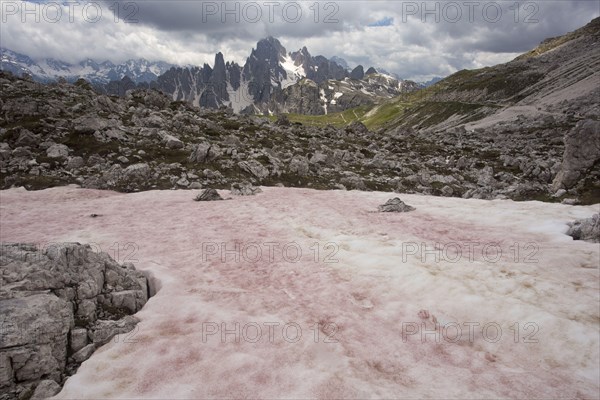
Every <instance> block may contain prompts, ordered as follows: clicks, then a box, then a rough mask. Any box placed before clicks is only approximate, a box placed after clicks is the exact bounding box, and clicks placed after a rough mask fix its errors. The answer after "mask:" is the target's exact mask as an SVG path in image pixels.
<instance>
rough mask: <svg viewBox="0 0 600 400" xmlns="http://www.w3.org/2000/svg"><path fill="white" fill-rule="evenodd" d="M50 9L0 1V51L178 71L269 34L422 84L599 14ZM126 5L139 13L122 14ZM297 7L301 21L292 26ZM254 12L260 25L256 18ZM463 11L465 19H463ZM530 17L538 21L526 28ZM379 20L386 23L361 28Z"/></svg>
mask: <svg viewBox="0 0 600 400" xmlns="http://www.w3.org/2000/svg"><path fill="white" fill-rule="evenodd" d="M56 1H58V0H54V1H52V0H45V1H44V2H41V4H39V3H31V2H21V1H18V2H15V1H7V0H0V3H1V8H0V12H1V13H2V19H3V20H2V24H1V26H0V46H3V47H7V48H10V49H12V50H14V51H17V52H20V53H24V54H27V55H29V56H31V57H32V58H46V57H52V58H57V59H62V60H65V61H68V62H77V61H81V60H82V59H85V58H92V59H95V60H98V61H104V60H106V59H109V60H111V61H113V62H122V61H125V60H127V59H131V58H139V57H143V58H146V59H149V60H164V61H168V62H171V63H176V64H181V65H187V64H193V65H202V64H203V63H209V64H212V62H213V60H214V54H215V53H217V52H219V51H221V52H223V53H224V54H225V59H226V60H230V61H236V62H238V63H240V64H243V63H244V62H245V60H246V57H248V55H249V54H250V51H251V49H252V47H254V46H255V44H256V41H257V40H259V39H261V38H263V37H265V36H268V35H271V36H275V37H278V38H279V39H280V40H281V41H282V44H283V45H284V46H285V47H286V48H287V49H288V50H289V51H294V50H297V49H299V48H301V47H302V46H307V47H308V49H309V51H310V52H311V53H312V54H313V55H317V54H322V55H324V56H327V57H331V56H334V55H337V56H340V57H342V58H345V59H346V60H347V61H348V62H349V63H350V64H351V65H357V64H362V65H363V66H365V67H369V66H376V67H383V68H385V69H386V70H389V71H391V72H396V73H398V74H399V75H400V76H402V77H405V78H413V79H426V78H427V77H432V76H435V75H448V74H450V73H452V72H454V71H456V70H459V69H463V68H478V67H482V66H487V65H492V64H495V63H498V62H505V61H508V60H510V59H512V58H514V56H515V55H516V54H518V53H521V52H524V51H526V50H528V49H530V48H532V47H534V46H535V45H536V44H537V43H539V42H540V41H541V40H543V39H544V38H546V37H550V36H557V35H561V34H564V33H565V32H567V31H571V30H574V29H576V28H578V27H580V26H582V25H584V24H585V23H587V22H589V21H590V20H591V19H592V18H594V17H596V16H598V14H599V12H598V7H597V3H595V2H589V1H574V2H560V1H559V2H543V3H534V2H521V4H520V7H519V10H518V12H517V11H516V10H514V9H510V8H509V7H511V6H514V2H491V1H481V2H480V5H479V6H478V7H476V8H473V9H472V10H469V8H468V7H466V6H464V5H463V4H466V3H463V2H455V4H457V5H458V6H459V7H460V9H461V13H462V15H461V18H459V19H458V21H456V22H455V23H452V22H449V21H447V19H448V18H454V17H455V16H456V15H457V14H456V13H455V12H453V10H452V8H450V7H448V4H449V2H438V3H436V2H431V1H429V2H427V4H426V5H425V7H423V3H422V2H406V1H404V2H395V1H372V0H371V1H348V2H341V1H340V2H330V1H329V2H326V1H323V2H313V1H311V2H293V1H284V2H279V3H274V2H273V3H268V2H263V1H259V2H248V1H245V2H231V1H230V2H227V7H228V10H237V11H235V12H234V13H230V14H227V13H226V12H225V10H224V9H223V8H222V4H225V3H223V2H207V1H203V2H201V1H197V2H194V1H170V2H159V1H145V2H141V1H140V2H136V3H132V2H126V1H124V0H123V1H122V0H119V1H115V0H111V1H110V2H107V1H105V0H98V1H99V2H92V3H93V6H87V7H88V8H87V11H88V17H89V18H94V17H95V16H96V13H95V9H94V7H95V6H96V5H101V7H102V17H101V18H100V19H99V20H98V21H97V22H94V23H92V22H88V21H86V20H85V19H84V17H83V11H84V7H85V4H86V3H85V2H83V1H81V2H80V5H79V6H77V7H72V8H71V11H73V13H71V14H69V8H68V7H67V6H63V8H62V17H61V18H60V19H59V21H58V22H56V23H51V22H50V21H48V19H53V18H55V16H56V15H55V8H56V7H55V5H56V4H57V3H56ZM60 1H62V0H60ZM127 3H132V4H135V5H136V6H137V7H138V8H128V9H126V8H125V7H126V4H127ZM268 4H271V6H268ZM436 4H437V6H436ZM15 5H16V6H17V7H18V10H14V7H15ZM115 5H116V6H115ZM296 5H299V7H300V8H301V9H302V14H301V16H299V18H298V21H297V22H294V21H293V20H294V19H295V18H296V17H297V15H298V14H297V12H296V11H297V9H298V6H296ZM497 6H501V10H502V17H501V18H500V19H499V20H498V21H497V22H491V21H490V17H494V16H495V11H496V10H497ZM25 7H28V10H34V9H36V8H37V10H38V15H39V16H40V22H35V17H36V16H35V15H33V14H25V15H24V13H23V11H24V10H23V9H24V8H25ZM44 7H45V9H44ZM50 7H53V8H50ZM109 7H111V8H112V11H111V9H109ZM215 7H216V9H215ZM311 7H312V8H311ZM415 7H416V9H415ZM436 7H437V8H436ZM425 8H426V9H427V10H438V16H439V22H436V21H435V18H436V15H435V14H434V13H430V14H426V15H425V13H424V11H425ZM513 8H514V7H513ZM116 10H119V13H118V14H119V16H120V17H121V18H122V19H125V18H126V17H127V16H128V15H129V14H131V15H130V19H137V20H138V23H124V22H123V20H117V21H115V17H114V15H113V11H116ZM483 10H486V11H487V15H488V18H487V21H486V18H485V13H484V11H483ZM257 11H259V12H260V15H261V16H262V18H260V19H257V18H255V17H257V16H258V15H259V14H258V13H257ZM469 11H473V12H472V17H473V18H472V20H471V18H470V15H469ZM53 13H54V14H53ZM236 13H237V14H236ZM530 14H532V15H531V17H532V19H537V21H538V22H535V23H533V22H531V21H530V22H529V23H526V22H525V17H527V16H528V15H530ZM71 16H72V22H71V21H70V20H69V19H70V17H71ZM444 16H446V17H447V18H446V21H444ZM44 17H46V18H44ZM22 18H25V22H22ZM236 18H237V19H238V20H239V22H236V21H235V19H236ZM422 18H426V22H423V21H422ZM515 18H516V19H517V22H515ZM44 19H46V21H44ZM223 19H224V20H225V22H223ZM255 19H256V20H255ZM382 20H385V21H393V24H391V25H389V26H377V27H369V26H368V25H369V24H372V23H373V22H374V21H382ZM384 25H387V24H384Z"/></svg>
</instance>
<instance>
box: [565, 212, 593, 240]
mask: <svg viewBox="0 0 600 400" xmlns="http://www.w3.org/2000/svg"><path fill="white" fill-rule="evenodd" d="M567 235H569V236H571V237H573V239H575V240H584V241H587V242H593V243H600V214H595V215H593V216H592V217H591V218H586V219H579V220H576V221H575V222H572V223H570V224H569V230H568V231H567Z"/></svg>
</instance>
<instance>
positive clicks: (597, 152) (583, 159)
mask: <svg viewBox="0 0 600 400" xmlns="http://www.w3.org/2000/svg"><path fill="white" fill-rule="evenodd" d="M598 160H600V121H594V120H584V121H580V122H578V123H577V125H575V127H574V128H573V129H571V131H570V132H569V133H568V134H567V135H566V136H565V153H564V155H563V162H562V165H561V167H560V171H559V172H558V174H557V175H556V177H555V178H554V181H553V183H552V186H553V189H554V190H555V191H556V190H559V189H569V188H571V187H573V186H574V185H575V184H576V183H577V181H578V180H579V179H580V177H581V176H582V175H583V174H584V173H585V171H586V170H587V169H589V168H591V167H592V166H593V165H594V163H595V162H597V161H598Z"/></svg>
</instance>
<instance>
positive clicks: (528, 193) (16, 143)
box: [0, 73, 598, 203]
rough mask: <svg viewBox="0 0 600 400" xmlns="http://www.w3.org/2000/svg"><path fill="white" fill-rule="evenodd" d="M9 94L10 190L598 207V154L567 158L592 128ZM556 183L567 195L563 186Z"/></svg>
mask: <svg viewBox="0 0 600 400" xmlns="http://www.w3.org/2000/svg"><path fill="white" fill-rule="evenodd" d="M0 88H1V90H2V97H1V98H0V110H1V119H0V135H1V136H0V183H1V185H2V186H1V187H2V188H9V187H11V186H25V187H26V188H28V189H44V188H47V187H52V186H57V185H64V184H69V183H73V184H78V185H81V186H83V187H86V188H99V189H111V190H118V191H126V192H130V191H140V190H149V189H172V188H180V189H188V188H190V189H199V188H203V187H214V188H229V187H230V186H231V185H232V184H237V183H244V182H249V183H252V184H255V185H283V186H289V187H312V188H318V189H340V188H345V189H359V190H382V191H400V192H407V193H425V194H434V195H443V196H458V197H465V198H471V197H474V198H486V199H492V198H511V199H516V200H528V199H529V200H531V199H540V200H548V201H558V200H565V199H566V201H570V202H577V201H581V202H584V203H590V202H594V201H595V202H597V201H598V200H597V197H595V196H597V187H596V186H594V185H596V184H597V181H598V162H597V161H594V159H595V157H597V155H598V153H597V152H594V151H589V152H588V153H586V154H588V156H586V157H587V158H586V159H585V162H582V161H581V160H580V157H581V154H580V153H581V152H579V151H573V150H572V149H573V148H578V147H577V146H581V143H582V142H580V141H579V139H577V140H575V139H568V140H567V147H566V148H565V144H564V140H563V137H564V136H565V134H566V133H569V136H568V137H569V138H571V137H573V138H577V137H579V136H578V134H577V132H580V131H581V132H589V131H590V129H591V130H592V133H593V134H591V135H590V134H584V135H583V136H582V137H583V139H582V140H586V141H591V142H590V143H591V144H592V145H593V144H594V143H597V142H595V140H596V138H597V130H595V129H597V128H596V127H597V125H595V124H597V123H596V122H594V121H593V120H592V121H587V120H582V121H580V122H579V123H576V122H573V124H575V127H573V128H569V125H564V124H562V123H561V122H557V121H556V120H555V119H554V118H553V117H552V116H548V117H546V118H543V119H539V120H535V121H531V120H524V121H522V122H520V125H519V126H517V127H515V126H514V125H510V126H504V125H502V124H499V125H498V128H496V129H490V130H487V129H486V130H484V129H477V130H474V131H469V130H466V129H464V128H452V129H449V130H447V131H445V132H431V131H424V130H421V131H419V130H414V129H411V128H404V127H396V128H394V129H380V130H376V131H369V130H368V129H367V128H366V127H365V126H364V125H362V124H361V123H353V124H350V125H348V126H346V127H340V128H336V127H334V126H324V127H318V126H305V125H301V124H298V123H291V122H290V121H289V120H288V119H287V118H285V117H280V118H279V119H277V120H275V121H271V120H269V119H265V118H258V117H253V116H245V115H236V114H233V113H232V112H230V111H226V110H209V109H202V108H197V107H193V106H191V105H189V104H187V103H186V102H173V101H171V99H170V98H168V97H167V96H165V95H163V94H161V93H159V92H157V91H153V90H141V91H131V92H128V94H127V96H126V97H110V96H106V95H101V96H99V95H98V94H97V93H96V92H94V90H92V88H91V87H90V86H89V85H88V84H87V83H86V82H85V81H78V82H77V83H76V84H74V85H71V84H68V83H66V82H63V83H58V84H50V85H43V84H39V83H36V82H33V81H31V80H27V79H22V78H16V77H14V76H12V75H10V74H6V73H2V74H0ZM586 121H587V122H586ZM503 128H504V129H506V131H503V132H502V133H500V132H498V129H500V130H501V129H503ZM570 132H571V133H570ZM586 143H587V142H586ZM573 146H575V147H573ZM584 147H586V148H588V149H592V147H589V146H587V145H586V146H584ZM563 153H564V154H565V155H566V159H565V160H564V162H563ZM574 160H579V161H574ZM574 169H575V170H577V173H571V172H568V171H572V170H574ZM565 171H567V172H565ZM559 175H560V176H559ZM557 176H559V178H558V180H559V181H560V180H562V179H564V178H560V177H568V179H567V183H568V185H562V186H560V185H558V184H557V183H556V182H555V184H554V185H553V181H554V180H555V178H556V177H557Z"/></svg>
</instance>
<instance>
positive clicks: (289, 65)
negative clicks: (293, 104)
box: [280, 55, 306, 89]
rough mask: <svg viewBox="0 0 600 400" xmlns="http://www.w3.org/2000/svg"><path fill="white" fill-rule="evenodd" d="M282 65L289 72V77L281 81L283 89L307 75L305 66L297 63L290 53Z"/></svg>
mask: <svg viewBox="0 0 600 400" xmlns="http://www.w3.org/2000/svg"><path fill="white" fill-rule="evenodd" d="M280 65H281V67H282V68H283V69H284V70H285V71H286V73H287V78H286V79H283V80H282V81H281V88H282V89H285V88H287V87H289V86H292V85H294V84H296V83H297V82H298V81H299V80H301V79H302V78H304V77H306V71H305V70H304V67H303V66H302V65H296V64H295V63H294V60H293V59H292V58H291V57H290V56H289V55H287V56H285V57H284V60H283V62H281V63H280Z"/></svg>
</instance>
